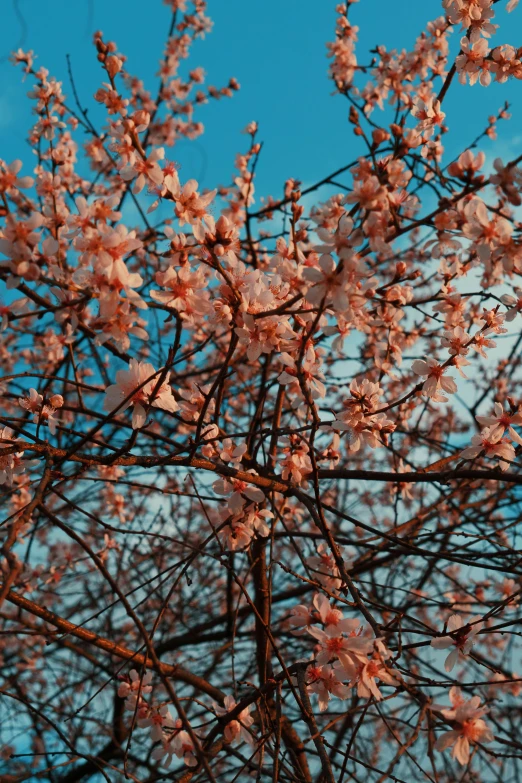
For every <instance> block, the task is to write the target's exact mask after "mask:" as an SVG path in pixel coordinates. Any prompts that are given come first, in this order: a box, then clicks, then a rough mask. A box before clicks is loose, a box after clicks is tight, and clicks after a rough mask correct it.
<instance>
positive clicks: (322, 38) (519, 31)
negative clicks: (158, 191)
mask: <svg viewBox="0 0 522 783" xmlns="http://www.w3.org/2000/svg"><path fill="white" fill-rule="evenodd" d="M2 5H3V8H2V22H3V24H2V26H1V29H0V54H4V55H7V54H8V53H9V52H10V51H11V50H12V49H14V48H15V47H17V46H18V45H19V43H20V39H21V38H22V37H23V39H24V40H23V47H24V48H25V49H28V48H30V49H34V51H35V53H36V54H37V55H38V61H37V62H38V64H40V65H44V66H45V67H47V68H48V69H49V70H50V72H51V73H52V74H53V75H55V76H56V77H57V78H58V79H60V80H61V81H63V83H64V89H65V92H66V93H68V94H70V86H69V81H68V76H67V64H66V59H65V57H66V54H70V55H71V58H72V65H73V71H74V74H75V80H76V82H77V87H78V91H79V93H80V96H81V99H82V102H83V103H85V104H88V103H89V102H91V106H92V103H93V102H92V95H93V93H94V92H95V90H96V89H97V87H98V86H99V84H100V82H101V81H102V71H101V69H100V67H99V64H98V63H97V61H96V56H95V52H94V48H93V46H92V33H93V31H94V30H97V29H101V30H102V31H103V33H104V35H105V36H106V37H107V38H111V39H114V40H116V42H117V44H118V46H119V48H120V50H121V51H122V52H124V53H125V54H126V55H127V56H128V67H129V70H130V71H131V72H133V73H136V74H137V75H139V76H140V77H141V78H143V79H144V80H145V83H146V85H147V87H149V88H150V89H151V90H152V91H153V92H155V91H156V85H157V82H158V80H157V77H156V76H155V72H156V70H157V64H158V59H159V57H160V56H161V53H162V48H163V42H164V39H165V35H166V31H167V28H168V24H169V19H170V11H169V9H168V8H167V7H166V6H164V5H163V4H162V2H161V0H149V2H147V3H145V4H144V3H142V2H138V0H111V1H110V2H107V0H18V2H12V0H4V3H3V4H2ZM335 5H336V3H335V0H320V2H318V0H263V1H262V2H261V0H248V1H246V0H210V1H209V14H210V16H211V17H212V19H213V20H214V29H213V31H212V33H211V34H210V35H209V36H207V38H206V39H205V40H204V41H198V42H197V44H196V45H195V47H194V49H193V56H192V59H190V60H189V61H188V62H189V64H190V67H195V66H197V65H201V66H202V67H203V68H204V69H205V71H206V72H207V75H208V83H210V84H214V85H216V86H222V85H225V84H226V83H227V81H228V77H229V76H235V77H236V78H237V79H238V80H239V82H240V84H241V91H240V92H239V93H236V94H235V96H234V97H233V98H232V99H230V100H228V99H225V100H221V101H219V102H214V101H212V102H211V103H210V104H208V105H207V106H203V107H200V110H199V114H198V119H200V120H201V121H202V122H203V123H204V124H205V127H206V132H205V134H204V136H202V137H201V138H200V139H198V140H197V141H195V142H190V141H182V142H181V143H180V144H179V145H177V146H176V147H175V151H170V150H167V156H168V157H169V158H173V159H175V160H177V161H178V162H179V163H180V164H181V177H182V180H183V179H189V178H190V177H195V178H196V179H198V180H199V181H200V183H201V184H202V185H203V186H205V187H209V188H212V187H214V186H215V185H216V184H228V182H229V181H230V178H231V174H232V171H233V161H234V157H235V155H236V153H237V152H239V151H243V150H245V149H246V145H247V139H246V138H245V137H244V136H242V135H241V130H242V129H243V128H244V126H245V125H246V124H247V123H248V122H249V121H251V120H254V119H255V120H258V122H259V123H260V135H259V138H260V139H261V140H262V141H263V142H264V148H263V152H262V158H261V161H260V164H259V167H258V185H257V194H258V195H260V194H265V195H266V194H268V193H271V194H273V195H274V196H275V195H279V194H280V192H281V190H280V189H281V187H282V184H283V182H284V180H285V179H287V178H288V177H296V178H298V179H301V180H302V181H304V183H305V184H311V183H312V182H313V181H314V180H316V179H319V178H321V177H323V176H324V175H325V174H327V173H329V172H330V171H332V170H334V169H335V168H337V167H340V166H342V165H344V164H346V163H347V162H348V161H350V160H351V159H353V158H354V157H355V155H356V154H357V152H358V151H359V150H360V149H361V148H360V147H359V146H358V145H357V141H356V139H355V138H354V136H353V134H352V130H351V126H350V125H349V124H348V122H347V114H348V112H347V102H346V101H345V100H344V99H343V98H341V97H339V96H334V95H332V92H333V85H332V83H331V82H330V81H329V80H328V78H327V67H328V61H327V59H326V49H325V42H326V41H327V40H333V36H334V25H335ZM503 5H505V3H504V0H501V2H500V3H498V4H497V6H496V9H497V10H498V14H497V15H498V19H497V20H496V21H498V22H499V23H501V28H500V31H499V32H498V34H497V36H496V40H495V43H497V44H500V43H513V44H514V45H517V43H520V41H521V40H522V6H521V7H520V8H519V9H517V10H516V11H515V12H513V13H512V14H511V15H509V16H507V15H506V14H505V13H504V12H503V10H502V8H501V6H503ZM398 11H399V12H398ZM441 13H442V4H441V2H440V0H396V2H393V3H391V2H389V0H361V2H359V3H358V4H356V5H354V6H353V8H352V9H351V19H352V22H353V23H354V24H357V25H358V26H359V28H360V32H359V43H358V46H357V53H358V59H359V62H360V63H365V62H368V61H369V55H368V54H367V52H368V50H369V49H371V48H373V47H374V46H375V45H377V44H379V43H382V44H385V45H386V46H387V47H388V48H393V47H397V48H402V47H408V48H411V47H412V46H413V44H414V41H415V38H416V36H417V34H418V33H419V32H420V31H421V30H422V29H423V28H424V27H425V24H426V22H427V21H428V20H430V19H433V18H436V17H437V16H440V15H441ZM21 19H22V20H23V25H22V24H21ZM459 37H460V35H459V34H458V33H454V35H453V40H452V47H453V48H454V49H458V40H459ZM21 75H22V74H21V71H20V70H19V69H16V68H14V67H13V66H12V65H11V64H10V63H8V62H6V61H5V59H4V60H2V62H0V156H1V157H2V158H4V159H7V160H10V159H12V158H15V157H22V158H24V159H25V160H26V161H30V157H29V155H30V152H29V148H28V146H27V144H26V142H25V138H26V135H27V129H28V127H29V126H30V124H31V121H32V120H31V103H30V100H29V99H28V98H27V97H26V92H27V90H28V89H29V82H25V83H22V80H21ZM521 95H522V82H518V81H515V80H512V82H510V83H509V84H507V85H493V86H491V87H489V88H487V89H484V88H481V87H480V86H475V87H469V86H466V87H463V86H461V85H459V84H458V83H457V84H455V85H453V87H452V89H451V91H450V94H449V96H448V98H447V100H446V104H445V110H446V112H447V119H448V122H449V126H450V129H451V133H450V134H448V136H447V137H446V139H445V143H446V147H447V149H448V151H449V152H450V153H452V154H453V153H455V152H457V151H459V150H460V149H462V148H464V147H465V145H466V143H467V142H469V141H470V140H471V139H472V138H473V137H474V136H475V135H476V134H477V132H478V131H479V130H480V129H482V128H483V127H484V125H485V121H486V118H487V116H488V115H489V114H491V113H495V112H496V111H497V109H498V108H499V107H500V106H501V104H502V103H503V101H504V100H506V99H507V100H509V101H510V102H515V103H518V107H517V106H516V105H515V106H513V107H512V112H513V119H512V120H511V122H510V123H504V124H502V125H501V126H500V128H499V141H498V142H496V143H494V144H496V146H495V148H494V146H493V144H492V143H491V142H489V141H488V142H486V144H485V145H484V149H485V151H486V153H489V154H490V161H489V162H490V164H491V159H492V158H493V157H495V156H496V154H500V155H501V156H503V157H505V158H509V157H511V155H512V154H517V151H518V152H519V151H520V150H519V148H520V146H521V143H522V108H521V107H522V101H521V100H520V96H521ZM94 112H96V108H95V109H94ZM93 116H96V114H95V113H94V114H93Z"/></svg>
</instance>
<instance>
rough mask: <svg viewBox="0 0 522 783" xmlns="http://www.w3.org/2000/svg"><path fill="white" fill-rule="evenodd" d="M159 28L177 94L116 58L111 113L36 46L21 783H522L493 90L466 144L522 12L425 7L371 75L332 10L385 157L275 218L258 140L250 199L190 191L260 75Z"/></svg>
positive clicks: (28, 255) (510, 369)
mask: <svg viewBox="0 0 522 783" xmlns="http://www.w3.org/2000/svg"><path fill="white" fill-rule="evenodd" d="M166 3H167V5H168V6H170V7H171V10H172V22H171V26H170V29H169V30H168V34H167V41H166V46H165V51H164V53H163V55H162V57H161V62H160V87H159V90H158V91H157V92H151V91H149V89H148V88H147V87H146V86H145V85H144V84H143V82H142V81H140V79H139V78H138V77H136V76H134V75H133V73H132V71H131V70H129V67H128V63H127V60H126V58H125V56H124V55H123V54H122V53H120V52H119V51H118V47H117V44H116V43H114V42H112V41H108V40H106V39H105V38H104V37H103V35H102V34H101V33H96V34H95V36H94V45H95V51H96V54H97V59H98V67H101V78H100V86H99V89H98V91H97V92H96V94H95V96H94V101H95V102H97V103H98V104H99V106H98V113H100V112H102V113H103V116H104V119H103V121H102V122H101V123H100V124H96V123H95V121H94V120H93V119H91V117H93V116H94V114H92V113H91V112H89V111H88V109H89V106H84V105H83V104H82V103H81V101H80V99H79V97H78V95H77V92H76V89H75V86H74V81H73V82H72V85H71V94H70V95H65V93H64V92H63V90H62V84H61V82H59V81H57V80H56V79H55V78H54V77H52V76H51V75H50V74H49V73H48V72H47V70H46V69H45V68H44V67H38V66H37V65H36V64H35V61H34V57H33V53H32V52H24V51H21V50H19V51H18V52H16V53H15V54H14V55H13V60H14V61H15V63H16V64H18V65H19V66H20V67H21V69H22V71H23V72H24V75H25V78H26V79H27V82H28V83H30V84H31V88H30V89H31V91H30V92H29V98H30V99H31V100H32V101H33V102H34V112H35V118H36V119H35V123H34V125H33V127H32V128H31V129H30V131H29V141H30V144H31V146H32V148H33V151H34V153H35V158H34V159H33V158H31V160H30V161H29V159H28V160H26V161H23V162H22V161H19V160H16V161H14V162H13V161H10V160H6V161H4V160H0V199H1V203H0V218H1V223H0V253H1V259H0V278H1V280H2V285H3V287H4V293H3V303H2V308H1V316H2V324H1V330H2V331H1V348H0V350H1V353H0V361H1V369H2V387H1V409H0V425H1V428H0V484H1V493H2V494H1V497H2V509H3V513H2V526H1V542H0V543H1V557H2V560H1V564H2V569H1V573H0V580H1V581H0V612H1V623H2V635H1V636H0V651H1V656H2V685H1V688H0V705H1V711H0V715H1V720H0V731H1V740H2V751H1V758H2V760H1V765H2V766H1V779H2V780H4V781H9V782H11V781H13V782H14V781H16V782H18V781H24V780H50V781H52V783H72V782H73V781H80V780H88V779H92V780H100V781H101V780H106V781H120V780H123V779H125V778H127V779H131V780H134V781H138V782H140V781H143V782H145V781H147V782H148V781H155V780H166V779H167V780H175V781H179V782H180V783H181V781H183V783H188V781H194V783H196V782H197V781H211V782H212V783H215V782H216V781H230V783H232V781H241V780H246V779H252V780H256V781H264V780H266V781H272V782H273V783H276V782H277V781H279V782H280V783H283V782H284V781H289V782H290V781H293V782H294V783H311V782H312V781H323V783H333V781H338V782H339V783H341V782H342V781H349V780H351V781H360V780H368V781H372V782H373V781H375V782H377V781H403V780H405V779H408V780H412V779H413V780H419V781H424V780H426V781H437V782H438V783H445V782H446V781H448V783H449V781H455V780H463V781H464V780H467V781H477V782H478V781H493V780H499V781H500V780H502V781H507V780H517V779H518V776H519V775H520V772H521V770H522V742H521V740H520V732H519V728H518V727H519V725H520V701H519V696H520V692H521V683H522V677H521V676H519V675H518V674H517V673H516V672H517V668H518V670H519V671H522V669H520V665H521V662H520V653H519V648H520V631H519V628H520V619H521V616H520V608H519V598H520V593H521V592H522V587H521V584H522V582H521V578H522V551H521V548H520V537H519V535H520V528H519V520H520V504H521V494H520V486H521V485H522V473H521V472H520V453H521V448H522V435H521V433H522V430H521V426H522V396H521V393H520V383H521V380H522V373H521V359H522V333H521V328H520V327H521V319H520V316H521V315H522V283H521V278H522V235H521V230H522V223H521V222H520V220H519V218H520V211H519V208H520V206H521V204H522V168H519V165H518V164H519V163H520V162H521V161H522V155H520V156H519V157H516V158H514V159H513V160H502V159H500V158H493V160H488V159H486V156H485V154H484V152H483V151H482V150H481V142H482V141H483V140H484V138H486V137H488V138H489V139H490V140H491V139H495V137H496V132H497V131H496V126H497V124H498V123H499V122H500V121H501V120H507V119H509V115H508V112H507V107H506V106H504V107H503V108H501V109H500V110H499V112H498V115H497V116H495V117H489V118H482V117H481V115H480V101H479V102H478V108H477V115H476V117H474V118H473V123H472V124H473V126H474V127H475V132H474V134H473V135H472V137H471V138H470V139H469V144H468V146H467V147H465V148H464V149H462V150H460V153H459V154H457V155H456V156H454V157H453V156H449V155H448V154H446V153H445V151H444V145H443V139H444V136H445V134H447V133H448V132H449V128H450V125H451V123H452V122H454V123H460V122H462V119H463V118H462V117H459V116H454V117H451V116H449V117H446V115H445V112H444V108H445V103H444V101H445V98H446V95H447V94H448V91H449V90H450V89H451V87H452V84H453V83H454V82H455V81H456V80H457V79H460V81H461V82H463V83H464V84H467V85H468V87H467V89H473V90H475V91H476V93H477V95H480V91H481V90H482V89H484V88H485V87H487V86H488V85H489V84H490V83H491V82H494V81H495V82H500V83H503V82H506V81H508V80H510V79H513V80H517V79H522V59H521V58H522V50H517V49H516V48H515V47H514V46H513V45H511V44H509V43H503V42H502V41H503V40H504V39H503V38H500V39H499V41H498V42H497V40H496V38H497V36H499V33H498V31H497V24H496V23H495V21H494V19H495V10H496V7H497V4H498V6H499V7H500V6H504V7H506V6H507V10H508V11H512V10H514V8H515V6H516V0H510V2H508V3H504V0H444V1H443V3H442V8H441V7H440V6H439V7H438V8H437V6H438V2H433V3H426V4H425V5H426V9H428V8H429V7H431V6H432V5H433V9H434V11H435V13H439V16H438V17H437V18H435V19H434V21H431V22H429V24H428V25H427V27H426V29H425V31H424V32H422V33H421V34H420V35H419V37H418V38H417V40H416V42H415V45H414V48H413V49H412V51H400V52H399V51H396V50H393V51H387V50H386V49H385V48H384V47H377V49H376V50H375V51H374V52H373V59H372V60H371V62H370V64H368V63H366V62H365V64H364V65H361V64H359V62H358V59H357V55H356V42H357V31H358V28H357V27H356V26H355V22H356V21H357V19H356V17H357V10H358V9H357V6H355V5H354V0H351V2H349V3H348V4H347V5H346V4H342V3H341V4H340V5H338V6H337V24H336V28H335V40H334V41H333V42H331V43H329V44H328V55H329V57H330V76H331V79H332V81H333V84H334V86H335V90H336V92H337V93H338V96H339V97H338V98H337V99H338V100H344V101H346V102H347V105H348V106H349V122H350V124H351V127H352V129H353V132H354V134H355V140H354V143H355V144H356V145H358V149H357V152H356V153H355V155H354V159H353V160H347V161H346V165H345V166H343V168H342V169H341V170H338V171H336V172H325V176H324V178H323V179H322V180H321V181H319V182H317V183H316V184H314V185H312V186H310V187H308V188H306V190H303V189H302V188H301V185H300V182H299V181H297V180H296V179H288V180H287V181H286V182H285V183H281V185H282V191H281V193H280V194H279V195H278V196H267V197H265V198H264V199H263V200H260V199H259V198H258V196H257V194H256V191H255V185H256V176H255V174H256V170H257V168H258V166H262V155H261V156H260V152H261V143H260V141H259V138H260V136H259V133H260V132H259V131H258V126H257V124H256V123H255V122H252V123H251V124H250V125H249V126H248V127H247V128H246V134H247V136H246V139H247V143H246V144H245V150H244V151H243V152H242V153H241V154H239V155H238V157H237V160H236V167H237V170H236V172H235V174H233V175H232V177H231V180H230V182H229V183H228V184H227V185H226V186H222V187H219V188H216V189H213V190H204V189H202V188H201V187H200V186H199V184H198V183H197V182H196V181H195V180H194V179H185V180H183V179H182V178H180V176H179V172H178V168H177V166H176V162H175V159H176V150H175V147H176V142H177V141H178V140H179V139H180V138H188V139H192V138H195V137H196V136H198V135H199V134H200V133H202V131H203V128H202V125H201V123H200V122H199V120H198V119H197V118H198V107H199V105H200V104H202V103H204V102H206V101H208V100H216V99H219V98H223V97H231V96H232V95H233V93H234V91H235V90H237V89H239V85H238V84H237V82H236V81H235V79H231V80H230V82H229V84H228V85H226V86H225V87H223V88H221V89H217V88H213V87H205V80H204V73H203V71H202V69H200V68H197V67H194V68H192V70H190V68H188V67H187V66H186V64H185V60H186V59H187V57H188V56H189V54H190V49H191V46H192V44H193V42H194V40H196V39H197V38H199V37H203V36H204V34H205V33H206V32H208V31H209V29H210V27H211V23H210V20H209V18H208V17H207V15H206V3H205V2H204V0H166ZM504 10H505V8H504ZM319 11H320V12H321V13H322V12H323V11H324V9H323V7H322V4H321V8H320V9H319V7H318V12H319ZM151 12H152V9H151ZM452 34H453V38H454V39H455V37H457V39H460V45H459V46H457V50H458V52H457V53H456V54H455V53H453V54H451V55H450V45H449V44H450V36H451V35H452ZM332 37H333V36H332ZM93 60H94V58H93ZM94 64H95V62H93V65H94ZM468 119H469V118H468ZM482 122H483V126H482V125H481V126H479V125H478V124H479V123H482ZM480 127H483V130H482V131H481V130H480ZM170 150H172V152H171V153H170V152H169V153H168V154H169V155H170V157H168V156H167V152H168V151H170ZM34 160H36V166H35V165H34ZM290 174H296V172H289V173H288V176H289V175H290ZM297 174H298V175H301V173H299V172H297ZM302 176H306V171H303V172H302ZM325 184H329V185H330V190H329V193H330V195H328V196H327V197H325V198H323V197H322V195H321V193H323V192H324V189H323V190H321V188H322V187H323V186H324V185H325ZM304 195H307V204H309V203H312V202H313V203H314V205H313V206H312V207H310V208H306V209H305V205H304V204H303V200H302V199H303V196H304ZM129 204H132V205H133V211H129V210H128V209H127V207H128V205H129ZM129 215H133V216H134V217H129Z"/></svg>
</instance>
